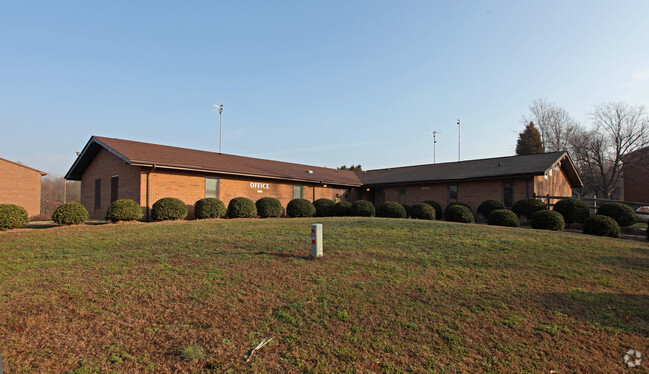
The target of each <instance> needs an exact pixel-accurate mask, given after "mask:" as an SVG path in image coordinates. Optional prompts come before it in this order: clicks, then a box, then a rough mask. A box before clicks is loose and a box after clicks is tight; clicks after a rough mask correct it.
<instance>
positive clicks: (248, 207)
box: [228, 197, 257, 218]
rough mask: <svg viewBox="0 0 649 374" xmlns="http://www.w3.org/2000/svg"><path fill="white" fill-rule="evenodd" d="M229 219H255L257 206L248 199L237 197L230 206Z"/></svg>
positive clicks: (231, 201)
mask: <svg viewBox="0 0 649 374" xmlns="http://www.w3.org/2000/svg"><path fill="white" fill-rule="evenodd" d="M228 217H229V218H254V217H257V206H256V205H255V203H253V202H252V200H250V199H248V198H246V197H235V198H234V199H232V200H230V203H229V204H228Z"/></svg>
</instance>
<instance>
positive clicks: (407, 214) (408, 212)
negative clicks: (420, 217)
mask: <svg viewBox="0 0 649 374" xmlns="http://www.w3.org/2000/svg"><path fill="white" fill-rule="evenodd" d="M401 206H402V207H403V209H405V210H406V218H408V217H410V209H411V208H412V206H410V205H406V204H401Z"/></svg>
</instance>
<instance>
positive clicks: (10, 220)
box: [0, 204, 29, 231]
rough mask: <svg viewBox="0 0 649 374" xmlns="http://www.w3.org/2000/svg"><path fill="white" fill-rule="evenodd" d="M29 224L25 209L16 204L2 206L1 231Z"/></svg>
mask: <svg viewBox="0 0 649 374" xmlns="http://www.w3.org/2000/svg"><path fill="white" fill-rule="evenodd" d="M28 223H29V216H28V215H27V211H26V210H25V208H23V207H21V206H18V205H14V204H0V231H4V230H9V229H13V228H16V227H23V226H25V225H27V224H28Z"/></svg>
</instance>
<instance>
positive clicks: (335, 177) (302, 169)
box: [66, 136, 362, 186]
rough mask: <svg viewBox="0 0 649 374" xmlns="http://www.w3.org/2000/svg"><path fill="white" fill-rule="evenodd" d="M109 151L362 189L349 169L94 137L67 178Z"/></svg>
mask: <svg viewBox="0 0 649 374" xmlns="http://www.w3.org/2000/svg"><path fill="white" fill-rule="evenodd" d="M102 148H104V149H107V150H108V151H110V152H112V153H113V154H115V155H116V156H117V157H120V158H122V159H123V160H124V161H125V162H127V163H129V164H131V165H136V166H138V165H139V166H153V165H155V166H156V167H158V168H169V169H177V170H195V171H204V172H208V173H220V174H230V175H243V176H254V177H263V178H271V179H284V180H293V181H303V182H313V183H327V184H333V185H343V186H360V185H361V184H362V183H361V181H360V179H359V177H358V175H357V174H356V173H354V172H352V171H348V170H336V169H331V168H323V167H318V166H309V165H301V164H293V163H288V162H281V161H272V160H263V159H258V158H251V157H243V156H234V155H228V154H224V153H221V154H219V153H215V152H207V151H200V150H196V149H187V148H179V147H171V146H167V145H159V144H151V143H142V142H135V141H131V140H123V139H114V138H104V137H98V136H93V137H92V138H90V141H88V144H86V147H85V148H84V150H83V152H82V153H81V154H80V155H79V157H78V158H77V160H76V161H75V163H74V165H72V167H71V168H70V170H69V171H68V173H67V175H66V178H67V179H71V180H80V179H81V175H82V174H83V172H84V171H85V169H86V168H87V167H88V165H90V163H91V162H92V160H93V159H94V157H95V156H96V155H97V153H98V152H99V150H100V149H102Z"/></svg>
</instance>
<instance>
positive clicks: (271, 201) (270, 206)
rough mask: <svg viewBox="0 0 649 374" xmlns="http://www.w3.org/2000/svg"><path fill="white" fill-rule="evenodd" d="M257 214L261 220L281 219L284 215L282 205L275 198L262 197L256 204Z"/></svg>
mask: <svg viewBox="0 0 649 374" xmlns="http://www.w3.org/2000/svg"><path fill="white" fill-rule="evenodd" d="M255 206H256V207H257V214H258V215H259V217H261V218H271V217H281V216H282V215H284V207H283V206H282V203H281V202H280V201H279V200H277V199H276V198H274V197H262V198H261V199H259V200H257V202H256V203H255Z"/></svg>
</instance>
